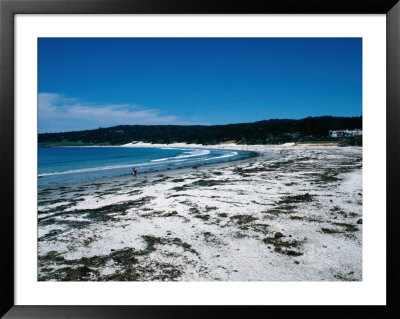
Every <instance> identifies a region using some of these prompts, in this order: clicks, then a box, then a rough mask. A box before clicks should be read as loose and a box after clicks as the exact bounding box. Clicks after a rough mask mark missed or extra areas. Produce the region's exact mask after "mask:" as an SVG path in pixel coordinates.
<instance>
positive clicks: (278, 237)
mask: <svg viewBox="0 0 400 319" xmlns="http://www.w3.org/2000/svg"><path fill="white" fill-rule="evenodd" d="M283 237H285V236H284V235H283V234H282V233H280V232H276V233H275V235H274V237H266V238H264V239H263V240H262V241H263V242H264V243H265V244H270V245H273V246H274V250H275V252H277V253H280V254H285V255H288V256H301V255H303V253H302V252H300V251H299V250H298V249H299V248H300V247H301V245H302V244H303V241H299V240H295V239H294V240H286V241H285V240H283V239H282V238H283ZM293 248H297V250H293Z"/></svg>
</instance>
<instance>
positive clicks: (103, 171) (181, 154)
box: [38, 147, 254, 186]
mask: <svg viewBox="0 0 400 319" xmlns="http://www.w3.org/2000/svg"><path fill="white" fill-rule="evenodd" d="M252 155H254V154H253V153H250V152H244V151H231V150H211V149H193V148H167V147H165V148H139V147H39V149H38V163H39V165H38V185H39V186H44V185H57V184H66V183H77V182H84V181H91V180H97V179H102V178H111V177H118V176H128V175H131V174H132V169H133V167H136V168H137V174H138V175H139V174H141V173H145V172H151V171H162V170H168V169H176V168H180V167H188V166H195V165H202V164H211V163H217V162H222V161H231V160H236V159H239V158H244V157H249V156H252Z"/></svg>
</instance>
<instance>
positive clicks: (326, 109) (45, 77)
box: [38, 38, 362, 133]
mask: <svg viewBox="0 0 400 319" xmlns="http://www.w3.org/2000/svg"><path fill="white" fill-rule="evenodd" d="M38 45H39V48H38V53H39V58H38V62H39V63H38V70H39V75H38V79H39V83H38V86H39V92H38V94H39V95H38V104H39V105H38V106H39V132H40V133H42V132H61V131H70V130H83V129H93V128H98V127H108V126H113V125H120V124H123V125H125V124H128V125H133V124H149V125H150V124H183V125H191V124H206V125H210V124H228V123H243V122H254V121H259V120H264V119H271V118H290V119H299V118H304V117H307V116H322V115H332V116H360V115H361V114H362V39H360V38H297V39H296V38H284V39H283V38H231V39H223V38H214V39H206V38H198V39H195V38H181V39H179V38H165V39H157V38H153V39H151V38H143V39H136V38H125V39H121V38H118V39H111V38H108V39H107V38H98V39H93V38H92V39H90V38H80V39H76V38H64V39H63V38H59V39H57V38H40V39H39V40H38Z"/></svg>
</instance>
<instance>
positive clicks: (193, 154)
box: [152, 150, 210, 162]
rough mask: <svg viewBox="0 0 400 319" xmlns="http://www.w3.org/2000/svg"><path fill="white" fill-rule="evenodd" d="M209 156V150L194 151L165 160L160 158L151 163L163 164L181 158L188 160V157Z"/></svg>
mask: <svg viewBox="0 0 400 319" xmlns="http://www.w3.org/2000/svg"><path fill="white" fill-rule="evenodd" d="M208 154H210V151H209V150H194V151H191V152H187V153H184V154H181V155H177V156H174V157H166V158H160V159H154V160H152V162H164V161H169V160H175V159H181V158H190V157H198V156H205V155H208Z"/></svg>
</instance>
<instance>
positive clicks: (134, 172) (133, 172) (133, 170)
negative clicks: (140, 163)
mask: <svg viewBox="0 0 400 319" xmlns="http://www.w3.org/2000/svg"><path fill="white" fill-rule="evenodd" d="M136 173H137V169H136V167H134V168H133V169H132V174H133V176H136Z"/></svg>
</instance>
